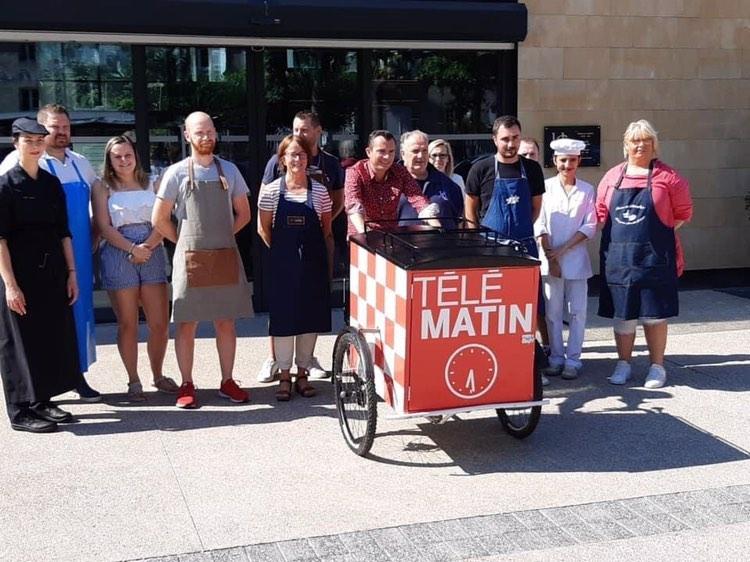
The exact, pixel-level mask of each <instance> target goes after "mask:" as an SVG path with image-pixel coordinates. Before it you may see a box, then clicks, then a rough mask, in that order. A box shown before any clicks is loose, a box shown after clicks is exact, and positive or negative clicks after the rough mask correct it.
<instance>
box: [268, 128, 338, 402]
mask: <svg viewBox="0 0 750 562" xmlns="http://www.w3.org/2000/svg"><path fill="white" fill-rule="evenodd" d="M278 157H279V168H280V171H281V172H282V175H281V176H280V177H279V178H278V179H276V180H274V181H272V182H271V183H269V184H267V185H265V186H263V188H262V189H261V191H260V195H259V197H258V234H260V237H261V238H262V239H263V242H265V244H266V246H268V247H269V248H270V250H271V260H270V274H271V283H270V284H269V285H270V299H269V312H270V321H269V333H270V335H271V338H272V342H273V349H274V356H275V357H276V361H277V363H278V366H279V389H278V391H277V392H276V399H277V400H279V401H288V400H289V399H290V398H291V396H292V377H291V373H290V370H291V367H292V360H293V359H294V363H295V364H296V366H297V376H296V381H295V384H294V389H295V390H296V391H297V393H298V394H300V395H301V396H304V397H305V398H310V397H312V396H315V394H316V393H317V391H316V390H315V388H314V387H313V386H312V385H311V384H310V383H309V382H308V381H307V374H308V373H307V369H308V367H309V365H310V361H311V360H312V357H313V352H314V349H315V342H316V340H317V337H318V334H319V333H321V332H328V331H330V330H331V310H330V295H331V292H330V285H329V280H330V262H329V259H328V256H329V255H330V254H329V252H330V251H331V250H332V248H333V246H332V245H333V234H332V232H331V199H330V197H329V196H328V191H327V190H326V188H325V187H324V186H323V185H322V184H320V183H318V182H316V181H314V180H312V179H311V178H309V177H308V176H307V163H308V161H309V160H310V148H309V146H308V145H307V143H306V142H305V141H304V140H303V139H301V138H299V137H294V136H292V135H288V136H287V137H285V138H284V139H283V140H282V141H281V144H279V149H278Z"/></svg>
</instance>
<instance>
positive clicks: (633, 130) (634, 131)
mask: <svg viewBox="0 0 750 562" xmlns="http://www.w3.org/2000/svg"><path fill="white" fill-rule="evenodd" d="M635 139H651V140H653V141H654V155H655V156H659V133H657V132H656V129H654V126H653V125H652V124H651V123H649V122H648V121H646V120H645V119H640V120H638V121H633V122H632V123H631V124H630V125H628V128H627V129H625V134H624V135H623V136H622V153H623V154H624V155H625V158H627V157H628V143H629V142H631V141H633V140H635Z"/></svg>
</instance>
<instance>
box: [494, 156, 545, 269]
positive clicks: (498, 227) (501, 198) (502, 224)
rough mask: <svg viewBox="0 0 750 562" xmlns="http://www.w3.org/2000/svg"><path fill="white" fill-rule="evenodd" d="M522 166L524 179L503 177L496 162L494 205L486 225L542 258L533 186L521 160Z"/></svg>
mask: <svg viewBox="0 0 750 562" xmlns="http://www.w3.org/2000/svg"><path fill="white" fill-rule="evenodd" d="M519 164H520V166H521V177H520V178H501V177H500V171H499V169H498V162H497V160H495V185H494V187H493V189H492V199H491V200H490V206H489V207H488V209H487V212H486V213H485V214H484V217H483V218H482V226H485V227H487V228H491V229H492V230H494V231H496V232H499V233H500V234H502V235H503V236H504V237H506V238H510V239H511V240H517V241H519V242H521V243H522V244H523V245H524V247H525V248H526V251H527V252H528V253H529V255H531V256H533V257H535V258H538V257H539V252H538V250H537V245H536V240H535V239H534V223H533V221H532V220H531V215H532V212H533V209H532V205H531V186H529V180H528V179H527V177H526V170H525V169H524V167H523V161H522V160H521V159H519Z"/></svg>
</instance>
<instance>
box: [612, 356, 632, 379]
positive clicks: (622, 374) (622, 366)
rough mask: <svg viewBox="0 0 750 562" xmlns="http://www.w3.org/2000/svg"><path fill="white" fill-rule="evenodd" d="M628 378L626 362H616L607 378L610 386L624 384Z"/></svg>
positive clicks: (628, 368)
mask: <svg viewBox="0 0 750 562" xmlns="http://www.w3.org/2000/svg"><path fill="white" fill-rule="evenodd" d="M629 378H630V363H628V362H627V361H622V360H620V361H618V362H617V365H615V370H614V371H613V372H612V374H611V375H610V376H609V382H610V383H611V384H625V383H626V382H628V379H629Z"/></svg>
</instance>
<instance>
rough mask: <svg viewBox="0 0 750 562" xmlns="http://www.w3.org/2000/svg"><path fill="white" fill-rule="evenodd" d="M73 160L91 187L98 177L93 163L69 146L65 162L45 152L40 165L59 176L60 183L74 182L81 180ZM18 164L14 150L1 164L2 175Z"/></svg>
mask: <svg viewBox="0 0 750 562" xmlns="http://www.w3.org/2000/svg"><path fill="white" fill-rule="evenodd" d="M50 162H51V163H52V166H54V169H55V171H54V172H53V171H52V170H51V169H50V168H51V167H52V166H50ZM73 162H75V167H76V168H78V171H79V172H81V177H83V180H84V181H85V182H86V183H87V184H89V189H90V188H91V186H92V185H94V182H95V181H96V179H97V176H96V172H95V171H94V168H92V167H91V164H90V163H89V161H88V160H87V159H86V157H85V156H84V155H82V154H78V153H77V152H73V151H72V150H70V149H69V148H66V149H65V162H60V161H59V160H58V159H57V158H55V157H54V156H50V155H49V154H47V153H46V152H45V153H44V154H42V157H41V158H39V167H40V168H42V169H43V170H45V171H47V172H49V173H50V174H52V175H54V176H57V179H59V180H60V183H73V182H77V181H79V178H78V174H77V173H76V170H75V168H74V167H73V164H72V163H73ZM16 164H18V151H17V150H14V151H13V152H11V153H10V154H8V155H7V156H6V157H5V159H4V160H3V162H2V164H0V175H2V174H5V173H7V172H8V170H10V169H11V168H15V166H16Z"/></svg>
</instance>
